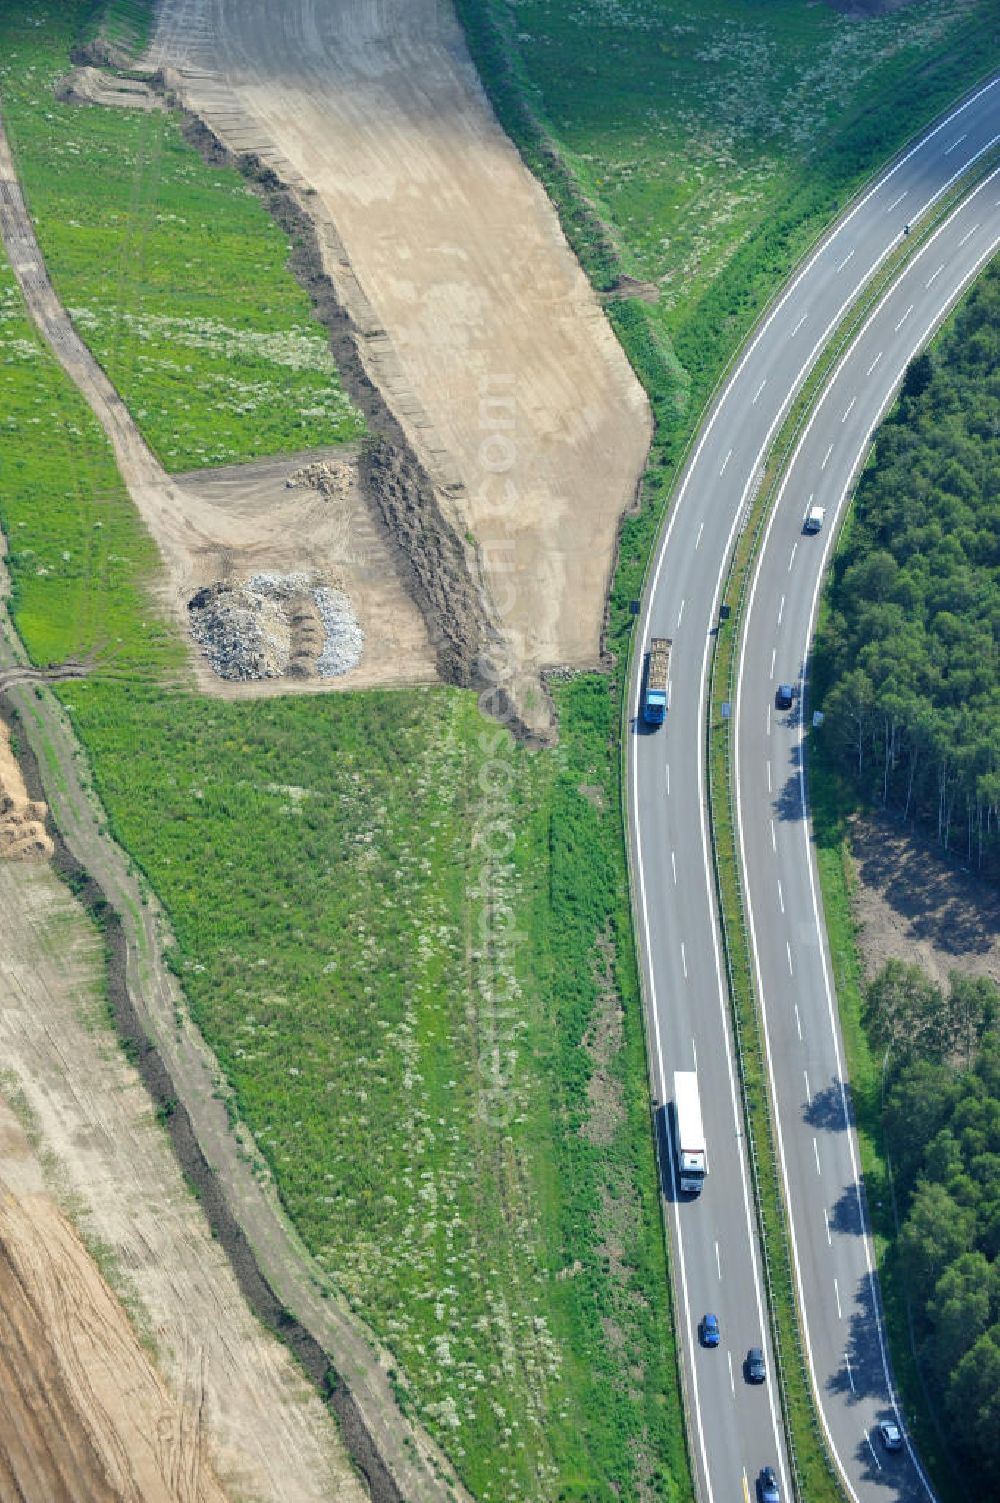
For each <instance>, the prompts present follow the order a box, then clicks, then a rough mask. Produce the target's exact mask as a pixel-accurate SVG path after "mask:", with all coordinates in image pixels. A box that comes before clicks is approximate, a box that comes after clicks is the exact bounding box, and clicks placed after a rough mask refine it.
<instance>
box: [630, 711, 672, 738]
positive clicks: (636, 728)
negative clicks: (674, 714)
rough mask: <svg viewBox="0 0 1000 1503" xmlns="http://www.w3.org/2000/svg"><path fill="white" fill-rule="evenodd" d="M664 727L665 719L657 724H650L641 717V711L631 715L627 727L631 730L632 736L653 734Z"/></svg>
mask: <svg viewBox="0 0 1000 1503" xmlns="http://www.w3.org/2000/svg"><path fill="white" fill-rule="evenodd" d="M668 718H669V711H668ZM665 728H666V721H665V720H664V721H661V723H660V724H659V725H650V724H649V721H648V720H644V719H643V716H642V714H641V713H640V714H638V715H633V716H632V718H631V720H630V721H629V729H630V730H631V732H632V735H633V736H655V735H656V733H657V731H662V730H664V729H665Z"/></svg>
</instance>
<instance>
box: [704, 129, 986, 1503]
mask: <svg viewBox="0 0 1000 1503" xmlns="http://www.w3.org/2000/svg"><path fill="white" fill-rule="evenodd" d="M998 139H1000V137H994V140H993V142H991V143H990V144H991V145H992V144H995V143H996V141H997V140H998ZM984 149H985V150H988V149H989V148H988V147H987V148H984ZM981 154H982V153H979V154H977V155H981ZM998 174H1000V169H997V171H995V172H992V173H990V175H989V177H987V178H986V179H984V181H983V182H982V183H981V184H980V185H979V186H978V187H977V188H976V189H975V190H974V191H973V192H972V193H971V194H969V196H968V197H967V198H965V199H963V201H962V203H961V204H959V205H958V207H957V208H956V209H955V210H954V211H953V213H952V214H950V215H949V216H948V218H947V219H946V220H945V221H944V223H943V224H942V225H940V226H939V228H938V229H937V230H936V231H935V233H934V234H933V235H932V236H931V238H930V239H929V240H928V241H927V244H926V245H925V246H922V247H921V249H920V250H919V251H918V252H917V254H916V255H915V256H914V257H913V260H912V261H910V262H909V263H908V264H907V267H906V269H905V271H904V272H903V275H902V276H901V277H900V278H899V279H898V281H897V282H895V283H893V285H892V287H890V288H889V289H888V291H887V292H886V294H885V297H883V298H882V299H880V301H879V302H878V303H877V304H876V306H875V308H873V309H872V311H871V313H870V314H869V316H868V318H867V319H866V320H865V322H864V324H863V325H862V327H861V329H860V330H859V332H858V334H857V335H856V336H855V338H854V340H853V341H852V343H851V344H850V346H849V347H848V349H847V350H846V351H845V352H844V354H843V355H842V357H841V359H840V360H839V361H838V363H837V366H836V367H835V369H834V371H833V373H832V375H831V376H830V378H829V381H828V383H827V385H826V387H825V388H824V391H823V393H822V394H821V396H820V399H819V401H818V402H817V403H816V406H815V407H814V409H813V411H812V413H811V415H810V417H809V420H808V422H807V424H806V426H805V429H804V430H803V433H802V435H801V436H800V438H799V441H798V443H797V445H796V447H795V452H794V453H793V455H792V457H791V459H790V460H789V462H788V465H787V468H786V471H785V477H784V479H783V480H782V483H781V486H780V487H779V490H778V495H777V496H776V498H775V501H774V505H773V507H772V510H771V515H770V517H769V519H768V522H767V526H766V528H765V532H764V538H763V540H762V543H761V546H760V550H759V552H758V557H757V565H756V568H755V570H754V577H753V580H752V581H751V586H750V594H749V597H748V600H747V607H746V613H745V616H744V630H743V636H742V639H741V649H740V658H739V668H738V672H737V681H736V698H735V702H734V705H733V717H732V718H733V767H734V772H733V782H734V787H735V794H736V827H737V835H738V843H739V860H740V867H741V872H742V877H743V891H744V893H745V895H746V908H747V929H748V932H749V934H750V942H751V949H752V952H753V956H754V969H755V972H756V977H757V988H758V996H759V998H760V1005H761V1019H762V1025H763V1029H764V1039H765V1055H766V1058H767V1065H768V1078H769V1080H770V1085H771V1095H772V1100H773V1101H774V1102H775V1103H777V1101H778V1094H777V1088H776V1084H775V1079H774V1065H773V1061H772V1059H771V1051H770V1041H769V1038H768V1027H767V1009H766V1005H765V1001H764V988H763V980H762V977H761V972H760V954H759V950H758V946H757V937H756V926H755V923H754V919H753V905H752V901H751V898H750V891H749V886H748V877H747V870H746V861H745V857H744V850H745V843H744V838H743V814H742V798H741V793H740V787H741V783H740V776H739V761H740V751H739V747H740V738H739V734H738V725H739V712H740V700H741V696H742V686H743V668H744V657H745V649H746V639H747V627H748V625H749V621H750V615H751V612H752V610H753V599H754V595H755V593H756V588H757V581H758V580H759V578H760V573H761V567H762V561H763V559H764V556H765V554H766V551H767V542H768V537H769V535H770V531H771V527H772V524H773V522H774V519H775V517H776V516H777V515H778V510H779V507H780V503H781V498H782V495H783V494H784V490H785V486H786V485H787V483H788V480H789V477H790V476H791V473H792V470H793V468H794V466H795V462H796V460H797V458H798V455H799V452H800V451H801V449H802V447H803V445H804V444H805V442H806V440H807V438H808V435H809V432H810V430H811V428H812V425H813V423H814V421H815V418H816V416H817V414H818V412H819V411H820V409H821V407H822V405H823V402H824V401H825V399H826V396H827V393H828V392H831V391H832V389H833V387H834V386H835V383H836V380H837V377H838V375H839V374H840V371H841V369H842V368H843V366H844V365H845V364H846V362H847V361H848V360H849V359H850V357H851V355H852V354H853V352H854V350H855V349H856V348H857V346H858V344H859V343H860V341H861V339H862V338H863V336H864V334H865V333H866V331H867V329H868V327H869V325H870V324H871V323H872V322H873V321H874V319H875V318H876V317H877V316H878V314H879V313H880V311H881V309H882V306H883V304H884V303H885V302H887V301H888V299H889V297H890V296H891V295H892V293H893V291H894V290H896V288H898V286H899V282H901V281H903V280H905V277H906V276H908V275H909V274H910V273H911V271H913V270H914V268H915V267H916V266H917V265H918V263H919V261H920V260H921V258H922V257H923V256H924V254H925V253H926V252H927V251H928V250H929V249H930V247H931V246H932V245H933V243H934V241H935V240H936V239H937V238H938V236H939V235H941V234H943V232H944V231H945V229H947V227H948V226H949V225H950V223H951V222H952V220H953V219H954V218H955V217H956V216H957V215H958V214H959V213H961V212H962V211H963V210H964V209H965V208H967V207H968V205H969V203H971V202H972V200H973V199H974V198H975V197H976V196H977V194H978V193H980V192H981V191H982V190H983V189H985V188H986V187H987V185H988V184H989V183H990V182H992V180H993V179H994V178H995V177H996V176H997V175H998ZM997 244H1000V237H998V240H997V241H995V242H994V245H993V246H991V247H990V248H989V249H988V250H987V251H986V252H984V253H983V255H982V256H981V257H980V258H979V260H978V261H977V262H976V263H975V265H974V267H973V268H972V270H971V271H970V272H969V273H968V274H967V275H966V277H965V278H963V280H962V282H961V283H960V285H959V288H958V289H957V291H956V292H955V294H954V296H953V298H952V300H951V301H949V303H948V304H947V305H946V307H945V309H944V311H943V312H941V313H940V315H939V317H937V318H936V319H934V320H933V322H932V323H931V324H930V325H929V326H928V328H927V329H925V331H924V333H923V334H922V335H921V337H920V339H919V340H918V341H917V342H916V344H915V345H914V346H913V347H912V348H913V353H914V354H915V353H916V352H917V351H918V350H919V349H920V348H921V347H922V345H923V343H924V342H925V341H926V340H927V339H928V338H929V337H930V335H931V334H932V333H933V332H934V330H935V329H936V328H937V327H938V326H939V325H940V324H941V323H942V322H943V320H944V319H945V318H946V317H947V314H948V312H949V311H950V309H951V308H952V307H953V306H954V303H955V302H957V300H958V298H959V297H960V296H961V293H962V291H963V290H964V288H965V286H966V285H967V284H968V283H969V282H970V281H971V280H973V278H974V277H975V276H976V274H977V273H978V270H979V268H980V266H982V265H983V263H984V262H985V261H987V260H988V259H989V257H990V256H991V255H992V254H993V250H994V249H995V247H996V245H997ZM911 358H912V356H911ZM907 363H909V362H907ZM904 372H905V366H904ZM895 395H896V388H895V386H894V387H893V388H892V390H891V391H890V393H889V395H888V396H887V397H886V399H885V400H884V402H883V403H882V404H881V406H880V407H879V410H878V412H877V413H876V414H875V417H874V419H873V421H872V423H871V425H870V427H869V429H868V432H867V433H866V435H865V438H864V441H863V443H862V445H861V446H860V450H859V455H858V457H857V459H856V460H855V463H854V465H853V466H852V468H851V471H850V474H849V477H848V480H847V483H846V485H845V486H844V488H843V490H842V492H841V496H840V498H839V500H838V502H837V504H836V506H835V507H834V508H833V513H834V515H833V523H834V525H831V527H830V529H829V531H828V533H827V537H826V543H825V545H824V548H823V553H822V555H821V558H820V566H819V572H818V574H817V579H816V587H815V590H814V592H813V599H812V607H811V610H810V615H809V623H808V628H807V633H806V653H807V654H808V651H809V646H810V644H811V641H812V632H813V625H814V622H815V615H816V609H817V606H818V602H819V594H820V589H821V587H822V582H823V576H824V573H825V569H826V561H827V557H828V555H829V552H830V548H831V545H832V543H833V540H834V537H835V535H836V530H837V529H836V525H835V523H836V519H837V517H838V515H839V512H840V508H841V507H842V505H843V503H844V499H845V497H846V496H847V495H848V494H849V492H850V489H851V486H852V484H853V482H854V479H855V477H856V475H857V472H858V470H859V469H860V465H861V460H862V458H863V456H864V453H865V451H866V449H867V446H868V441H869V438H870V436H871V434H872V433H873V432H874V430H875V428H876V427H877V426H878V423H879V422H880V421H881V418H882V415H883V413H884V412H885V411H886V409H887V408H888V407H889V405H890V404H891V402H892V401H893V400H894V398H895ZM807 669H808V657H807V656H806V657H804V658H803V667H802V672H801V673H800V676H799V684H800V690H801V691H802V692H803V695H804V690H805V679H806V673H807ZM805 721H806V716H805V706H804V699H803V715H802V719H801V722H800V727H801V730H800V734H801V735H802V737H803V739H804V728H805ZM799 788H800V795H801V797H802V801H803V803H802V807H803V814H804V815H805V814H806V811H807V809H808V804H807V803H806V786H805V770H804V767H803V765H802V761H801V760H800V764H799ZM802 828H803V837H804V839H805V842H806V847H807V855H808V867H809V884H810V890H811V895H812V902H813V912H814V916H815V919H816V923H817V926H818V929H819V934H820V956H821V961H822V966H823V977H824V984H825V988H826V998H827V1011H828V1015H829V1019H830V1024H831V1028H832V1029H833V1033H834V1047H835V1050H836V1059H837V1070H838V1075H839V1077H840V1079H841V1095H842V1098H843V1107H844V1115H845V1119H847V1120H849V1118H848V1113H847V1098H846V1091H845V1088H844V1085H843V1069H842V1065H841V1062H840V1059H841V1056H840V1047H839V1039H838V1037H837V1033H836V1023H835V1018H834V1007H833V996H832V990H831V986H830V976H829V967H828V963H827V954H826V931H825V928H824V926H823V925H822V923H821V922H820V920H819V908H818V904H817V899H816V878H815V873H814V871H813V862H812V850H811V846H810V844H809V842H810V824H809V820H808V818H805V817H804V818H803V820H802ZM796 1013H797V1009H796ZM774 1124H775V1136H776V1138H777V1142H778V1157H779V1160H780V1163H781V1172H782V1180H783V1182H784V1186H785V1197H786V1201H787V1203H788V1208H789V1217H788V1220H789V1240H790V1243H791V1248H792V1261H793V1264H794V1268H795V1280H796V1285H797V1287H798V1294H799V1306H800V1311H801V1314H802V1334H803V1340H804V1342H805V1346H806V1353H807V1356H808V1366H809V1380H810V1383H811V1385H812V1389H813V1396H814V1399H815V1402H816V1405H817V1411H818V1413H819V1416H820V1422H821V1424H822V1427H823V1432H824V1435H825V1437H826V1440H827V1444H828V1446H829V1449H830V1452H831V1454H832V1455H833V1457H834V1459H835V1461H836V1465H837V1470H838V1471H839V1473H840V1475H841V1480H842V1481H843V1483H844V1486H845V1487H846V1489H847V1491H848V1493H849V1494H850V1496H851V1497H852V1498H853V1499H854V1500H855V1503H858V1498H857V1494H856V1493H855V1491H854V1488H853V1487H852V1485H851V1482H850V1479H849V1478H848V1476H847V1473H846V1470H845V1468H844V1466H843V1463H842V1462H841V1459H840V1453H839V1452H838V1450H837V1448H836V1447H835V1445H834V1444H833V1437H832V1435H831V1434H830V1429H829V1425H828V1422H827V1418H826V1410H825V1408H824V1407H823V1402H822V1399H821V1396H820V1393H819V1388H818V1385H817V1382H816V1374H815V1370H814V1366H813V1359H812V1345H811V1341H810V1336H809V1319H808V1313H807V1308H806V1301H805V1292H804V1289H803V1286H802V1272H801V1267H800V1262H799V1254H798V1243H797V1239H796V1236H795V1217H794V1215H793V1213H792V1209H791V1205H792V1197H791V1189H790V1184H789V1178H788V1167H787V1162H786V1159H785V1150H784V1139H783V1135H782V1131H781V1122H780V1114H779V1112H778V1111H777V1110H775V1112H774ZM854 1136H855V1135H854V1130H853V1129H852V1128H851V1129H849V1130H848V1144H849V1147H850V1154H851V1163H852V1168H853V1172H854V1177H855V1189H856V1193H857V1197H858V1206H859V1211H860V1212H861V1216H862V1220H861V1224H862V1227H864V1226H865V1221H864V1211H863V1202H862V1199H861V1186H860V1181H859V1178H858V1173H857V1158H856V1153H855V1143H854ZM863 1242H864V1248H865V1262H866V1268H867V1271H868V1275H869V1277H870V1278H871V1277H873V1265H872V1255H871V1239H870V1234H869V1233H868V1232H867V1230H866V1231H865V1233H864V1237H863ZM875 1325H876V1332H877V1335H878V1342H879V1350H880V1353H881V1356H882V1369H883V1374H884V1377H885V1380H886V1386H887V1389H888V1392H889V1398H890V1402H891V1403H892V1406H893V1410H894V1412H895V1414H896V1418H897V1420H898V1421H899V1423H900V1428H901V1429H902V1430H903V1433H904V1435H905V1436H906V1447H907V1452H908V1454H909V1456H910V1458H911V1460H912V1462H913V1466H914V1469H915V1470H916V1472H917V1475H918V1476H919V1478H920V1480H921V1482H922V1483H923V1486H924V1489H925V1491H926V1493H927V1496H928V1498H930V1499H932V1500H933V1499H934V1491H933V1489H932V1487H931V1484H930V1481H929V1479H928V1478H927V1475H926V1473H925V1472H924V1469H923V1467H922V1466H921V1465H920V1461H919V1459H918V1457H917V1455H916V1453H915V1451H914V1450H913V1448H912V1446H911V1443H910V1438H909V1433H908V1431H907V1429H906V1426H905V1424H904V1423H903V1421H902V1418H901V1416H900V1412H899V1399H898V1396H897V1394H896V1390H895V1385H894V1383H893V1380H892V1376H891V1373H890V1369H889V1360H888V1352H887V1349H886V1345H885V1334H884V1331H883V1329H882V1317H881V1313H880V1310H879V1306H878V1302H877V1301H876V1302H875Z"/></svg>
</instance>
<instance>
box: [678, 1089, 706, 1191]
mask: <svg viewBox="0 0 1000 1503" xmlns="http://www.w3.org/2000/svg"><path fill="white" fill-rule="evenodd" d="M674 1151H675V1153H676V1155H677V1178H678V1180H679V1183H680V1188H681V1190H682V1191H684V1193H685V1194H687V1195H700V1194H701V1187H702V1185H703V1184H704V1181H705V1175H706V1174H707V1173H708V1154H707V1149H706V1146H705V1129H704V1127H703V1126H702V1121H701V1098H700V1096H699V1095H698V1076H697V1075H696V1074H695V1072H694V1070H675V1071H674Z"/></svg>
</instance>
